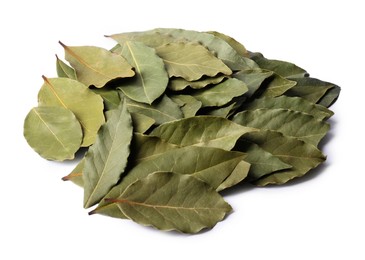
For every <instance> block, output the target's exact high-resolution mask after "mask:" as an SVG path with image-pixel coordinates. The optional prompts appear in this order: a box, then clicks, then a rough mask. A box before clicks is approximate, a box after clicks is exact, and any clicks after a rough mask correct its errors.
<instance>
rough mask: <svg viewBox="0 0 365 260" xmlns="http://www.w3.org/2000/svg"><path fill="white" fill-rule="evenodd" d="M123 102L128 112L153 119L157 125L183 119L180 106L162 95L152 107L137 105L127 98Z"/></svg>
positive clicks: (137, 103)
mask: <svg viewBox="0 0 365 260" xmlns="http://www.w3.org/2000/svg"><path fill="white" fill-rule="evenodd" d="M125 100H126V105H127V107H128V111H129V112H131V113H139V114H143V115H145V116H148V117H150V118H152V119H154V120H155V122H156V124H157V125H159V124H162V123H165V122H169V121H172V120H176V119H180V118H183V113H182V111H181V109H180V106H179V105H178V104H176V103H175V102H174V101H172V100H171V99H170V98H169V97H168V96H167V95H163V96H162V97H161V98H159V99H158V100H156V101H155V102H154V103H153V104H152V105H148V104H143V103H139V102H136V101H133V100H131V99H128V98H125Z"/></svg>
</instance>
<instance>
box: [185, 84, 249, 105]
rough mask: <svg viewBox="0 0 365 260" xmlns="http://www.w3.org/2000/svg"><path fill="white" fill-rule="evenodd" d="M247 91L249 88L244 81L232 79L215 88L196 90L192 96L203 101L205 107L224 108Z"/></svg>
mask: <svg viewBox="0 0 365 260" xmlns="http://www.w3.org/2000/svg"><path fill="white" fill-rule="evenodd" d="M247 91H248V88H247V86H246V84H245V83H244V82H243V81H240V80H238V79H234V78H230V79H227V80H225V81H223V82H222V83H219V84H217V85H215V86H213V87H209V88H204V89H199V90H196V91H194V92H193V93H191V95H192V96H193V97H194V98H196V99H197V100H199V101H201V102H202V104H203V107H211V106H223V105H225V104H227V103H229V102H230V101H231V100H232V99H233V98H234V97H238V96H241V95H243V94H245V93H246V92H247Z"/></svg>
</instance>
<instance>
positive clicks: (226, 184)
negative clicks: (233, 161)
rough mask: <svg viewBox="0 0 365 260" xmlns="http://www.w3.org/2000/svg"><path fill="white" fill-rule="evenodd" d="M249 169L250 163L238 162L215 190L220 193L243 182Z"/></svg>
mask: <svg viewBox="0 0 365 260" xmlns="http://www.w3.org/2000/svg"><path fill="white" fill-rule="evenodd" d="M245 160H246V158H245ZM250 167H251V164H250V163H248V162H246V161H240V162H239V163H238V164H237V166H236V168H234V170H233V171H232V173H231V174H230V175H229V176H228V177H227V178H226V179H225V180H224V181H223V182H222V183H221V184H220V185H219V186H218V188H217V189H216V190H217V191H222V190H225V189H227V188H230V187H232V186H234V185H236V184H238V183H240V182H241V181H243V180H244V179H245V178H246V177H247V175H248V173H249V170H250Z"/></svg>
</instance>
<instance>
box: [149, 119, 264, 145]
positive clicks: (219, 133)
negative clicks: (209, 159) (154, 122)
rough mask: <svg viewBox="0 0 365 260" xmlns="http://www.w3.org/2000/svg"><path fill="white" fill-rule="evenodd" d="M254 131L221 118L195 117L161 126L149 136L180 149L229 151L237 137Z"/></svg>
mask: <svg viewBox="0 0 365 260" xmlns="http://www.w3.org/2000/svg"><path fill="white" fill-rule="evenodd" d="M256 130H257V129H255V128H251V127H244V126H241V125H239V124H236V123H234V122H232V121H230V120H228V119H225V118H222V117H213V116H195V117H190V118H185V119H180V120H176V121H172V122H168V123H165V124H162V125H160V126H158V127H157V128H155V129H154V130H153V131H152V132H151V133H150V135H152V136H158V137H160V138H161V139H163V140H165V141H166V142H168V143H172V144H176V145H178V146H181V147H183V146H190V145H195V146H206V147H217V148H221V149H225V150H231V149H232V148H233V146H234V145H235V143H236V141H237V139H238V138H239V137H241V136H242V135H243V134H245V133H248V132H252V131H256Z"/></svg>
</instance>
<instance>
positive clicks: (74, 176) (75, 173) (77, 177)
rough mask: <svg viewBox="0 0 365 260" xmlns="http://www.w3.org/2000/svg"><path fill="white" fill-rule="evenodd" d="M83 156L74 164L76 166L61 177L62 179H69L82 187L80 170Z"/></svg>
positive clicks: (82, 167)
mask: <svg viewBox="0 0 365 260" xmlns="http://www.w3.org/2000/svg"><path fill="white" fill-rule="evenodd" d="M84 165H85V157H84V158H82V159H81V161H80V162H79V163H78V164H77V165H76V167H75V168H74V169H73V170H72V171H71V172H70V173H69V174H68V175H66V176H64V177H63V178H62V180H63V181H71V182H73V183H75V184H76V185H78V186H80V187H84V181H83V179H82V172H83V171H84Z"/></svg>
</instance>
